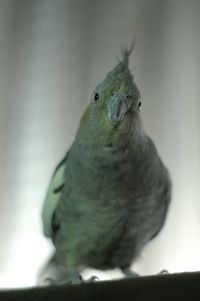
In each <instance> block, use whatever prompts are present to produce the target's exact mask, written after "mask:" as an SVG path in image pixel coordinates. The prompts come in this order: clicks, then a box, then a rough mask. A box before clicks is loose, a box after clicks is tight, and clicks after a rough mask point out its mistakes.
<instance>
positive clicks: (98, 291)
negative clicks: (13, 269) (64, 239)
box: [0, 272, 200, 301]
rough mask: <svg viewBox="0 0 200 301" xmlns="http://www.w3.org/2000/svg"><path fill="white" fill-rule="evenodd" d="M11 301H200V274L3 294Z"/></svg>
mask: <svg viewBox="0 0 200 301" xmlns="http://www.w3.org/2000/svg"><path fill="white" fill-rule="evenodd" d="M3 300H5V301H10V300H13V301H14V300H15V301H18V300H23V301H25V300H26V301H29V300H30V301H31V300H37V301H40V300H51V301H54V300H59V301H62V300H70V301H76V300H77V301H78V300H87V301H90V300H91V301H93V300H94V301H96V300H97V301H98V300H134V301H137V300H148V301H151V300H153V301H155V300H160V301H163V300H170V301H171V300H176V301H177V300H192V301H193V300H200V272H195V273H181V274H171V275H162V276H146V277H139V278H135V279H125V280H118V281H104V282H96V283H87V284H80V285H71V286H56V287H55V286H51V287H43V288H30V289H18V290H2V291H1V292H0V301H3Z"/></svg>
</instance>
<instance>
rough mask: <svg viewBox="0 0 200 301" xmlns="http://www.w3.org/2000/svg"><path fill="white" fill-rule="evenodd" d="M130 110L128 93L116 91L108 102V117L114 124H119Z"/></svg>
mask: <svg viewBox="0 0 200 301" xmlns="http://www.w3.org/2000/svg"><path fill="white" fill-rule="evenodd" d="M128 110H129V103H128V99H127V95H124V94H120V93H114V94H112V96H111V99H110V101H109V104H108V118H109V121H110V123H111V124H112V125H113V126H117V125H118V124H119V123H120V122H121V121H122V120H123V119H124V116H125V114H126V113H127V111H128Z"/></svg>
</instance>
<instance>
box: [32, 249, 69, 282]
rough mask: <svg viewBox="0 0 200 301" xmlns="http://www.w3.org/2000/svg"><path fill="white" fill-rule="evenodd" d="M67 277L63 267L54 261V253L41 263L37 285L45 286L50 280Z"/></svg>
mask: <svg viewBox="0 0 200 301" xmlns="http://www.w3.org/2000/svg"><path fill="white" fill-rule="evenodd" d="M66 278H67V272H66V271H65V269H64V268H63V267H62V266H60V265H58V263H57V262H56V257H55V254H53V256H51V258H50V259H49V260H48V261H47V262H46V263H45V264H44V265H43V267H42V268H41V269H40V271H39V273H38V277H37V285H39V286H45V285H48V283H49V282H51V280H52V281H61V280H63V279H66Z"/></svg>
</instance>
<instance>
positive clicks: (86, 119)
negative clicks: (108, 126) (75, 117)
mask: <svg viewBox="0 0 200 301" xmlns="http://www.w3.org/2000/svg"><path fill="white" fill-rule="evenodd" d="M89 115H90V107H87V109H86V110H85V112H84V113H83V116H82V117H81V124H85V123H87V121H88V119H89Z"/></svg>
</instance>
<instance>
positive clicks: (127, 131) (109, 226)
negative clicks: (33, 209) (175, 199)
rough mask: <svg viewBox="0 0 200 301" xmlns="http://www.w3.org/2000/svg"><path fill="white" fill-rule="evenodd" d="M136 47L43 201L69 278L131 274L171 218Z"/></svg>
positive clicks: (99, 97) (89, 112) (87, 116)
mask: <svg viewBox="0 0 200 301" xmlns="http://www.w3.org/2000/svg"><path fill="white" fill-rule="evenodd" d="M132 48H133V47H131V48H130V49H124V50H123V51H122V57H123V58H122V60H121V61H120V62H118V64H117V65H116V67H115V68H114V69H113V70H112V71H110V72H109V73H108V75H107V76H106V78H105V79H104V80H103V81H102V82H101V83H100V84H99V85H98V86H97V87H96V89H95V90H94V93H93V95H92V100H91V102H90V104H89V106H88V108H87V109H86V111H85V113H84V114H83V116H82V118H81V121H80V126H79V128H78V131H77V133H76V137H75V140H74V142H73V144H72V146H71V148H70V149H69V151H68V152H67V154H66V156H65V158H64V159H63V160H62V161H61V162H60V164H59V165H58V166H57V168H56V170H55V172H54V175H53V177H52V180H51V183H50V186H49V189H48V192H47V195H46V199H45V202H44V207H43V212H42V218H43V226H44V234H45V235H46V236H47V237H49V238H51V239H52V241H53V243H54V245H55V249H56V255H55V258H56V261H57V262H58V263H59V264H60V265H62V266H63V267H64V268H65V269H66V271H67V273H68V276H69V278H70V276H71V275H73V274H74V273H75V272H76V271H78V268H79V267H80V266H87V267H91V268H96V269H111V268H116V267H118V268H120V269H121V270H122V271H124V273H126V271H129V267H130V265H131V263H132V262H133V261H134V260H136V258H137V257H138V255H139V254H140V252H141V250H142V249H143V247H144V246H145V245H146V244H147V243H148V242H149V241H150V240H151V239H152V238H153V237H154V236H156V235H157V234H158V232H159V231H160V230H161V228H162V227H163V224H164V221H165V218H166V214H167V211H168V207H169V203H170V199H171V182H170V178H169V174H168V171H167V169H166V167H165V166H164V165H163V163H162V161H161V159H160V157H159V155H158V153H157V151H156V148H155V146H154V144H153V142H152V140H151V139H150V138H149V137H148V136H147V135H146V133H145V131H144V129H143V126H142V123H141V117H140V106H141V99H140V92H139V90H138V88H137V86H136V84H135V82H134V78H133V75H132V74H131V72H130V70H129V66H128V65H129V56H130V54H131V52H132ZM127 275H128V272H127Z"/></svg>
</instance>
